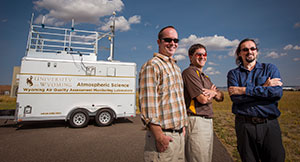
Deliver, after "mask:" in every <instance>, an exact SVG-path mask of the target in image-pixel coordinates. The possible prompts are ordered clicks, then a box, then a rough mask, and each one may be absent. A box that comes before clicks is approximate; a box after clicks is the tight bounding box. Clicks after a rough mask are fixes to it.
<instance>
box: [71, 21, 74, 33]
mask: <svg viewBox="0 0 300 162" xmlns="http://www.w3.org/2000/svg"><path fill="white" fill-rule="evenodd" d="M71 30H72V31H74V19H72V27H71Z"/></svg>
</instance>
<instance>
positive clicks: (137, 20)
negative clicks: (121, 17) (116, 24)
mask: <svg viewBox="0 0 300 162" xmlns="http://www.w3.org/2000/svg"><path fill="white" fill-rule="evenodd" d="M128 22H129V24H139V23H140V22H141V16H139V15H134V16H132V17H130V18H129V20H128Z"/></svg>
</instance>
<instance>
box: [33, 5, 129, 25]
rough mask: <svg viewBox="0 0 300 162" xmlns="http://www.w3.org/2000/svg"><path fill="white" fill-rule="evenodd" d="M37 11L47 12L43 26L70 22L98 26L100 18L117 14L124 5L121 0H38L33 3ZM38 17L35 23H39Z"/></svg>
mask: <svg viewBox="0 0 300 162" xmlns="http://www.w3.org/2000/svg"><path fill="white" fill-rule="evenodd" d="M33 3H34V7H35V9H37V10H43V9H45V10H47V11H49V12H48V13H47V14H45V17H46V19H45V24H49V25H60V24H65V23H66V22H71V20H72V19H75V23H92V24H99V23H100V18H101V17H104V16H109V15H112V13H113V12H114V11H116V12H119V11H121V10H122V9H123V7H124V4H123V2H122V1H121V0H72V1H70V0H38V1H35V2H33ZM41 17H42V15H39V16H38V18H37V19H36V20H35V23H41V21H42V19H41Z"/></svg>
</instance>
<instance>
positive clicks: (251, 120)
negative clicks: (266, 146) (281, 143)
mask: <svg viewBox="0 0 300 162" xmlns="http://www.w3.org/2000/svg"><path fill="white" fill-rule="evenodd" d="M236 119H238V120H243V121H245V122H247V123H252V124H263V123H267V122H268V120H273V119H276V118H261V117H256V116H245V115H240V114H236Z"/></svg>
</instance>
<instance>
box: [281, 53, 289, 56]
mask: <svg viewBox="0 0 300 162" xmlns="http://www.w3.org/2000/svg"><path fill="white" fill-rule="evenodd" d="M287 55H288V54H287V53H281V54H280V56H287Z"/></svg>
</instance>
